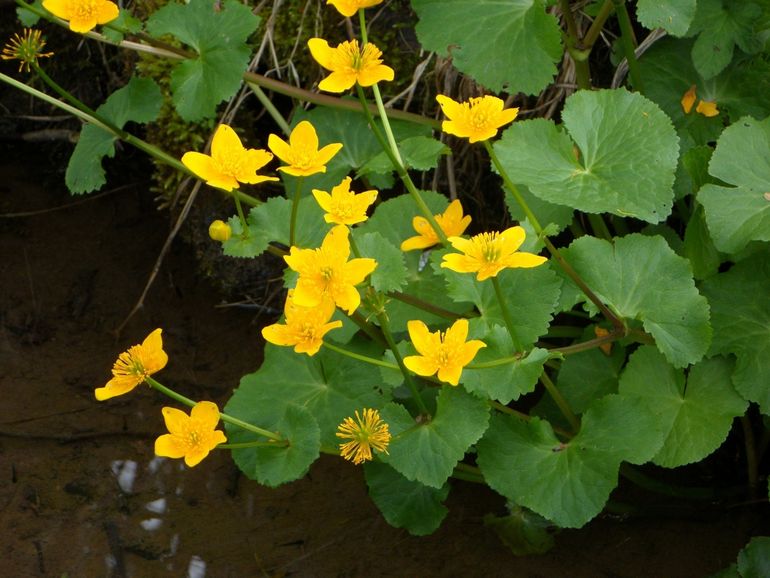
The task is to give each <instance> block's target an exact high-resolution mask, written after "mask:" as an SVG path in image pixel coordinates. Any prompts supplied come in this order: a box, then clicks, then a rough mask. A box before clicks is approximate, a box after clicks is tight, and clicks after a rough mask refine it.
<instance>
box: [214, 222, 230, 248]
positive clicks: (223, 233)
mask: <svg viewBox="0 0 770 578" xmlns="http://www.w3.org/2000/svg"><path fill="white" fill-rule="evenodd" d="M232 234H233V230H232V229H231V228H230V225H228V224H227V223H225V222H224V221H220V220H219V219H217V220H216V221H212V222H211V224H210V225H209V237H211V238H212V239H213V240H214V241H219V242H220V243H224V242H225V241H227V240H228V239H229V238H230V237H231V236H232Z"/></svg>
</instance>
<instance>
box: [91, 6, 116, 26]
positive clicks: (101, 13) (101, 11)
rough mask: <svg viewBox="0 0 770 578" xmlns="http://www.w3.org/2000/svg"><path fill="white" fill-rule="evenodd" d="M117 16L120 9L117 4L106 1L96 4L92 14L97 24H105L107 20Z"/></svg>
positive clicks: (109, 20)
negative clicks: (94, 11)
mask: <svg viewBox="0 0 770 578" xmlns="http://www.w3.org/2000/svg"><path fill="white" fill-rule="evenodd" d="M118 16H120V9H119V8H118V6H117V4H113V3H112V2H107V1H104V2H99V3H98V4H97V6H96V14H95V15H94V17H95V18H96V23H97V24H107V22H111V21H113V20H115V18H117V17H118Z"/></svg>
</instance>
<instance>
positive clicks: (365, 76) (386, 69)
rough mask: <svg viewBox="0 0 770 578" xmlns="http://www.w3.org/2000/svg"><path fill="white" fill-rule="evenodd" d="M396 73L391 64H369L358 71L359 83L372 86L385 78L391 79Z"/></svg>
mask: <svg viewBox="0 0 770 578" xmlns="http://www.w3.org/2000/svg"><path fill="white" fill-rule="evenodd" d="M395 76H396V73H395V72H394V70H393V69H392V68H391V67H390V66H385V65H384V64H377V65H376V66H367V67H366V68H364V69H363V70H361V71H359V73H358V84H360V85H361V86H372V85H374V84H377V83H378V82H381V81H383V80H387V81H391V80H393V79H394V78H395Z"/></svg>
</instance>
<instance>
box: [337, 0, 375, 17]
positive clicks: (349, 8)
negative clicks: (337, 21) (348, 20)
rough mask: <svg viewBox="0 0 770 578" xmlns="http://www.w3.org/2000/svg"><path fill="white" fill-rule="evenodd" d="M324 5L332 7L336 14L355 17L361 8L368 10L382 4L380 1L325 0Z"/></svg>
mask: <svg viewBox="0 0 770 578" xmlns="http://www.w3.org/2000/svg"><path fill="white" fill-rule="evenodd" d="M326 3H327V4H329V5H331V6H334V7H335V8H336V9H337V12H339V13H340V14H342V15H343V16H347V17H350V16H355V14H356V12H358V11H359V10H360V9H361V8H370V7H372V6H377V4H382V0H326Z"/></svg>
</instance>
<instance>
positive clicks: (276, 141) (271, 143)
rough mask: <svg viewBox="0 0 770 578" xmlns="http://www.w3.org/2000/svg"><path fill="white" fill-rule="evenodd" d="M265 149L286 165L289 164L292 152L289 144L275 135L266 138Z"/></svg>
mask: <svg viewBox="0 0 770 578" xmlns="http://www.w3.org/2000/svg"><path fill="white" fill-rule="evenodd" d="M267 147H268V148H269V149H270V150H271V151H273V154H274V155H275V156H277V157H278V158H279V159H281V160H282V161H283V162H285V163H287V164H291V157H292V150H291V146H289V143H287V142H286V141H285V140H283V139H282V138H281V137H279V136H278V135H275V134H271V135H270V136H268V137H267Z"/></svg>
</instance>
